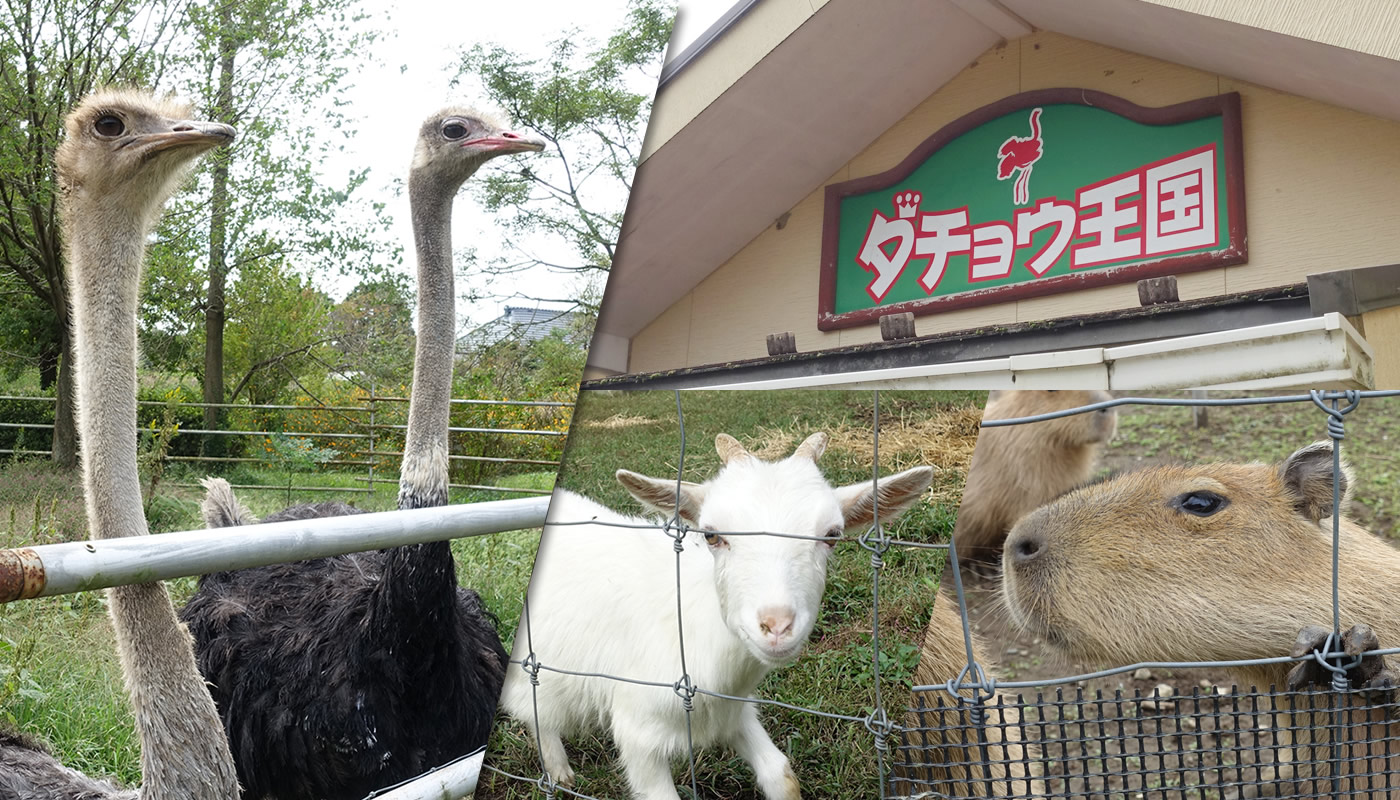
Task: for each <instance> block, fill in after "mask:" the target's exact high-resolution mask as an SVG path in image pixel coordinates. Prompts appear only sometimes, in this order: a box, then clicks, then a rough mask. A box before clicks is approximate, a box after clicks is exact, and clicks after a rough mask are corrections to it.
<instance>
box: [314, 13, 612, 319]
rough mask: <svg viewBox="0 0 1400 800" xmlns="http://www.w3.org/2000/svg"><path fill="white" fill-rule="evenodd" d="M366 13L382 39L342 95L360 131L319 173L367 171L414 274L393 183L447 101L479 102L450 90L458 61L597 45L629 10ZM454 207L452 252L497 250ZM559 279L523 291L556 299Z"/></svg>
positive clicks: (488, 234) (401, 202) (462, 199)
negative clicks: (565, 40) (485, 53)
mask: <svg viewBox="0 0 1400 800" xmlns="http://www.w3.org/2000/svg"><path fill="white" fill-rule="evenodd" d="M364 8H365V9H366V10H367V11H368V12H369V13H371V14H372V15H373V17H374V19H373V21H372V22H371V23H370V25H371V26H372V27H374V28H376V29H379V30H382V31H384V32H385V33H384V35H383V36H382V38H381V39H380V40H379V41H378V42H377V43H376V44H375V45H374V46H373V48H372V49H371V52H370V53H368V54H367V55H366V57H365V59H364V60H363V61H361V62H359V63H357V64H356V65H355V67H354V70H353V72H352V74H351V75H350V76H349V77H348V78H347V82H349V83H350V84H351V85H349V86H348V87H347V88H346V89H344V90H343V91H342V92H341V94H340V99H341V100H344V101H348V102H349V104H350V105H349V108H350V109H351V111H350V113H351V114H352V116H353V117H355V118H356V119H355V125H356V127H357V128H358V134H357V135H356V136H355V137H354V139H353V140H351V141H350V142H349V143H348V144H347V146H346V151H345V152H344V153H343V154H341V155H339V156H337V157H334V158H331V159H328V160H327V161H326V162H324V163H323V165H322V172H323V174H324V175H326V176H327V177H328V179H329V180H331V181H332V182H333V183H334V182H337V181H343V180H344V176H345V175H346V174H348V173H349V172H350V171H351V170H353V169H362V168H364V167H369V168H370V174H369V179H368V182H367V185H366V186H365V187H364V188H363V190H362V191H364V192H365V193H366V194H367V195H368V196H370V197H373V198H376V199H379V200H381V201H383V202H385V203H386V204H387V209H386V211H387V213H388V214H389V215H390V216H391V217H392V219H393V221H394V228H393V232H392V236H393V237H394V239H395V241H397V242H400V243H402V246H403V247H404V262H405V265H404V266H405V269H406V270H408V271H409V272H410V274H411V270H412V268H413V264H414V258H413V250H412V244H411V243H412V241H413V238H412V231H411V229H410V226H409V214H408V198H407V196H406V194H402V193H396V191H395V182H396V181H399V182H402V181H403V180H404V179H406V177H407V173H408V164H409V160H410V158H411V156H412V153H413V144H414V139H415V137H416V136H417V133H418V127H419V125H421V124H422V122H423V120H424V119H426V118H427V117H428V115H429V114H431V113H433V112H435V111H437V110H438V109H439V108H441V107H443V106H444V105H447V104H449V103H466V104H467V105H478V106H480V105H483V102H482V100H481V98H480V97H478V96H474V95H475V92H474V88H475V87H472V86H469V85H466V84H463V85H461V86H459V87H458V88H456V89H454V88H452V87H451V86H449V83H450V81H451V79H452V77H453V76H454V75H455V74H456V65H457V63H458V62H459V61H460V59H461V56H462V54H463V53H465V52H466V51H468V50H470V49H471V47H472V46H473V45H475V44H478V43H483V44H485V43H497V44H501V45H503V46H505V47H507V48H510V49H512V50H515V51H517V52H520V53H522V54H527V55H544V54H546V53H547V51H548V46H549V43H550V42H551V41H553V40H555V39H557V38H559V37H560V36H562V35H564V34H565V33H566V32H568V31H570V30H573V29H577V30H578V31H579V32H580V33H581V34H582V36H583V37H587V38H593V39H595V40H597V41H599V42H601V41H603V40H605V39H606V38H607V36H608V34H609V33H611V32H612V31H613V30H614V29H616V28H617V27H618V26H619V25H620V24H621V23H622V21H623V20H624V19H625V17H626V13H627V4H626V1H625V0H588V1H587V2H578V1H577V0H532V2H530V3H528V4H524V3H518V4H517V3H460V2H459V3H425V2H422V1H421V0H366V2H365V3H364ZM526 157H528V156H515V158H526ZM454 210H455V214H454V217H453V228H452V238H453V245H454V247H456V248H459V249H460V248H464V247H466V246H469V245H477V246H478V247H479V248H480V249H481V250H482V251H483V253H486V254H489V253H492V252H495V249H494V247H493V246H492V245H491V244H490V243H491V242H494V241H495V239H494V236H495V234H494V233H493V232H492V231H491V227H492V224H493V221H492V219H491V215H489V214H487V213H486V212H485V211H484V210H482V209H481V208H480V207H479V206H478V205H477V204H476V202H475V201H474V199H473V197H472V195H471V193H470V191H469V190H463V192H462V193H461V194H459V195H458V197H457V202H456V205H455V207H454ZM555 280H557V279H554V278H550V277H549V276H547V275H545V274H543V273H541V274H535V275H528V276H524V280H523V283H522V285H521V286H520V290H521V291H523V292H524V293H526V294H531V293H534V294H544V295H546V296H547V295H550V294H553V295H556V296H557V294H558V291H557V290H555V291H539V289H540V287H541V286H545V287H547V288H548V284H550V283H553V282H554V281H555ZM353 282H354V281H353V279H339V278H335V277H331V276H326V277H324V278H323V286H324V288H326V289H327V290H329V291H330V292H331V293H332V294H333V295H335V296H336V297H337V299H338V298H340V297H343V296H344V295H345V294H346V292H348V291H349V290H350V289H351V288H352V287H353ZM461 283H464V282H463V281H460V280H459V284H461ZM465 288H466V287H465V286H464V285H463V286H459V289H465ZM500 288H506V289H509V288H510V287H497V289H498V290H499V289H500ZM502 305H503V303H501V302H499V301H488V302H485V303H481V304H474V305H468V304H461V303H459V313H458V316H459V319H461V320H462V321H463V322H466V321H468V320H469V321H471V322H472V323H481V322H486V321H488V320H490V319H493V318H495V317H497V316H499V315H500V313H501V310H502Z"/></svg>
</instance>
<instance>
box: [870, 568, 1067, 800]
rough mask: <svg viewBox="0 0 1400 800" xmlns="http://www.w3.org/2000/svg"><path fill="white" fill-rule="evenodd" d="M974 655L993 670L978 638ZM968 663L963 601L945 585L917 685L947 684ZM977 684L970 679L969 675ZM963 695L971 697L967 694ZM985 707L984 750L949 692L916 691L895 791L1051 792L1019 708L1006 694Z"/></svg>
mask: <svg viewBox="0 0 1400 800" xmlns="http://www.w3.org/2000/svg"><path fill="white" fill-rule="evenodd" d="M972 652H973V657H974V658H975V659H976V660H977V663H978V664H979V665H980V666H981V667H982V668H983V669H984V670H985V671H987V672H988V673H989V674H990V673H992V672H993V671H994V667H995V665H994V664H993V663H992V661H991V658H990V657H989V656H988V654H987V652H986V649H985V647H983V644H982V642H981V641H980V639H979V638H978V637H977V635H976V634H973V638H972ZM966 666H967V647H966V645H965V642H964V640H963V627H962V617H961V615H960V614H959V612H958V601H957V597H956V596H955V595H954V594H953V592H952V591H951V590H950V589H948V588H947V587H945V588H943V589H942V590H940V591H939V593H938V596H937V597H936V598H935V599H934V603H933V614H932V616H930V618H929V622H928V627H927V628H925V629H924V643H923V648H922V652H921V654H920V656H919V666H918V667H917V668H916V669H915V670H914V685H915V686H930V685H937V684H944V683H947V682H948V680H950V679H952V678H956V677H958V675H959V674H960V673H961V672H962V671H963V669H964V667H966ZM973 679H974V676H972V675H971V674H969V675H968V676H967V677H966V678H965V680H966V681H971V680H973ZM960 694H962V695H963V696H964V697H971V696H972V692H971V691H966V690H964V691H962V692H960ZM984 708H985V709H986V713H985V717H984V719H985V726H984V730H985V731H986V747H985V749H984V748H983V746H982V741H981V739H980V738H979V736H978V733H977V728H976V727H975V725H974V724H973V723H972V720H971V717H970V715H969V714H968V710H967V708H966V707H959V706H958V701H957V700H955V699H954V698H953V697H952V696H951V695H949V694H948V693H947V691H946V690H938V691H933V692H921V693H916V694H915V695H914V697H913V702H912V704H911V709H910V710H909V711H908V712H907V713H906V714H905V721H904V724H905V728H906V730H905V732H904V737H903V738H904V740H903V747H904V748H905V750H903V751H902V752H901V753H899V754H897V755H896V758H895V768H894V774H895V780H894V785H895V789H896V791H898V792H900V793H901V794H908V795H910V796H913V797H923V796H929V797H1007V796H1016V797H1026V796H1030V797H1039V796H1041V794H1042V793H1043V791H1044V787H1043V785H1042V784H1041V782H1040V779H1039V769H1038V764H1037V762H1035V761H1034V756H1032V757H1031V759H1030V760H1027V758H1026V755H1027V750H1029V749H1030V748H1031V746H1030V745H1024V744H1022V735H1021V724H1020V723H1021V714H1020V708H1019V707H1018V706H1016V705H1014V701H1013V700H1012V699H1011V698H1007V697H1004V696H1003V695H1001V694H1000V693H997V694H995V695H993V696H992V697H991V698H989V699H987V700H986V701H985V703H984ZM984 759H985V760H984ZM1008 779H1010V780H1009V781H1008ZM1008 784H1009V785H1008Z"/></svg>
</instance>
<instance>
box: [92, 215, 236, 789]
mask: <svg viewBox="0 0 1400 800" xmlns="http://www.w3.org/2000/svg"><path fill="white" fill-rule="evenodd" d="M104 211H105V212H106V213H104ZM131 213H134V212H127V211H119V212H116V213H113V212H112V210H111V209H105V210H93V211H84V210H82V209H74V210H73V213H69V214H68V215H67V217H68V223H69V227H70V230H72V231H73V233H71V234H70V236H71V237H72V239H73V241H72V242H71V245H70V251H69V252H70V256H71V258H70V268H71V270H72V282H73V300H74V314H73V320H74V332H75V334H76V347H75V354H76V357H77V360H76V365H75V366H76V368H77V377H78V380H77V387H78V390H77V399H78V409H79V412H80V413H79V417H78V420H79V432H80V436H81V439H80V441H81V446H82V464H83V481H84V483H85V485H86V489H87V492H86V497H87V512H88V524H89V526H90V528H91V532H92V538H93V539H110V538H114V537H121V536H133V535H144V534H146V533H147V532H148V531H147V528H146V518H145V515H144V513H143V511H142V508H141V485H140V480H139V478H138V476H137V472H136V304H137V292H138V289H139V285H140V271H141V258H142V254H143V252H144V242H145V237H146V232H147V229H148V227H149V220H148V219H142V218H140V217H137V218H131V217H128V216H125V215H126V214H131ZM80 226H81V227H82V233H81V235H74V234H76V233H77V229H78V228H79V227H80ZM94 226H96V227H97V229H95V230H94V229H93V228H94ZM104 228H105V229H104ZM108 600H109V605H110V611H111V615H112V624H113V627H114V628H115V630H116V637H117V649H118V653H119V654H120V656H121V665H122V673H123V675H124V676H125V679H126V685H127V690H128V692H129V693H130V696H131V703H132V710H133V712H134V713H135V716H136V728H137V732H138V734H139V735H140V738H141V771H142V776H143V786H142V790H141V791H142V797H143V798H146V800H162V799H163V798H175V797H178V798H201V799H202V798H210V799H211V800H212V799H213V798H221V799H224V800H231V798H236V797H237V796H238V784H237V781H236V779H235V777H234V775H235V773H234V767H233V757H232V756H231V755H230V753H229V748H228V743H227V741H226V740H225V739H224V735H223V725H222V724H221V723H220V722H219V716H218V714H217V712H216V711H215V709H214V701H213V700H211V699H210V697H209V691H208V689H207V688H206V687H205V684H204V679H203V678H202V677H200V674H199V670H198V668H197V667H196V666H195V662H194V653H193V649H192V646H191V642H190V636H189V633H188V632H187V631H186V630H185V628H184V626H182V625H181V624H180V623H179V621H178V620H177V619H176V617H175V609H174V607H173V606H172V605H171V602H170V596H169V595H168V594H167V593H166V591H165V587H164V586H163V585H162V584H159V583H150V584H142V585H137V586H118V587H116V588H113V589H111V590H110V591H109V592H108Z"/></svg>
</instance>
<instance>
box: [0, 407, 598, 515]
mask: <svg viewBox="0 0 1400 800" xmlns="http://www.w3.org/2000/svg"><path fill="white" fill-rule="evenodd" d="M54 403H55V400H54V398H52V397H31V396H11V395H5V396H0V411H4V412H6V413H7V414H8V415H9V416H11V417H12V419H0V445H3V446H0V456H11V457H20V456H40V457H43V456H48V455H50V454H51V451H50V450H49V449H48V448H47V446H42V447H41V446H37V442H40V441H42V442H48V441H49V439H50V437H51V435H52V431H53V427H54V426H53V422H52V421H51V420H52V415H53V409H52V407H53V405H54ZM138 407H139V408H141V409H142V417H143V421H144V422H145V424H144V425H143V426H142V430H143V435H150V434H152V433H153V432H158V431H159V430H160V429H161V428H162V427H168V428H170V434H173V438H172V436H170V435H167V443H166V445H165V446H164V450H163V451H162V452H160V454H159V456H160V457H159V460H160V461H162V462H167V463H193V464H200V465H204V466H209V465H213V466H215V467H218V468H220V469H229V468H237V467H240V466H249V467H263V468H271V469H285V470H288V471H293V472H295V471H301V470H303V469H305V468H314V469H316V470H318V471H326V470H329V471H335V472H340V473H345V474H358V475H360V476H362V477H359V478H358V480H357V481H356V482H358V483H363V486H322V485H295V484H292V485H288V484H285V483H284V484H263V483H251V482H242V483H239V482H235V483H233V484H232V486H233V488H234V489H240V490H253V491H256V490H272V491H283V492H287V491H293V492H334V493H350V494H372V493H373V492H374V491H375V488H374V487H375V486H376V485H377V484H397V483H398V480H399V479H398V476H397V471H398V467H399V462H400V459H401V458H402V456H403V450H402V446H403V434H404V431H405V430H407V410H408V398H407V397H394V396H379V395H374V394H368V395H365V396H364V397H362V398H360V399H359V402H358V404H339V405H334V404H325V403H308V404H247V403H243V404H230V403H196V402H184V401H176V402H170V401H159V400H142V401H139V402H138ZM208 408H217V409H220V410H223V411H224V412H226V413H237V414H238V415H240V416H239V418H238V419H236V420H233V422H234V425H233V426H232V427H229V428H224V429H217V430H215V429H206V428H203V427H201V426H200V425H199V424H197V423H195V422H194V419H196V418H198V417H199V415H200V414H201V413H202V412H203V410H204V409H208ZM452 408H453V412H452V421H453V425H452V426H451V427H450V428H449V429H448V442H449V446H450V447H451V448H452V452H451V453H449V455H448V459H449V462H450V464H451V470H452V479H453V482H452V483H451V484H449V486H450V488H453V489H468V490H474V491H481V492H495V493H507V492H508V493H511V494H548V493H549V492H548V490H541V489H530V488H507V487H502V486H496V485H492V484H490V483H488V481H490V480H492V479H494V478H497V477H499V476H503V475H507V474H510V473H511V472H515V471H520V470H522V469H526V470H535V471H537V470H557V469H558V467H559V456H560V454H561V453H562V450H563V442H564V437H565V436H566V435H567V431H568V423H569V413H570V411H571V410H572V408H573V404H572V403H565V402H559V401H549V400H478V399H454V400H452ZM14 418H18V419H22V420H25V421H14ZM37 419H43V420H44V421H34V420H37ZM187 423H188V424H187ZM240 423H241V424H240ZM259 426H261V427H259ZM163 435H164V434H163ZM212 443H218V444H217V445H216V446H215V445H214V444H212ZM308 454H309V455H308ZM171 485H174V486H180V487H184V488H198V487H199V484H197V483H192V482H188V481H186V482H178V481H177V482H171Z"/></svg>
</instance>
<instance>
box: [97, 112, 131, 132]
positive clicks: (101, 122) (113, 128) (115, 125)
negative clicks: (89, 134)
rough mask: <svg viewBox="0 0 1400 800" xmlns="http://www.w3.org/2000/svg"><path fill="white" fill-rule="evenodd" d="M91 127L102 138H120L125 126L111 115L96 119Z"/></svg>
mask: <svg viewBox="0 0 1400 800" xmlns="http://www.w3.org/2000/svg"><path fill="white" fill-rule="evenodd" d="M92 127H93V128H94V129H95V130H96V131H97V132H98V133H100V134H102V135H103V136H121V135H122V132H123V131H125V130H126V125H124V124H123V123H122V121H121V120H120V119H118V118H116V117H114V116H112V115H111V114H108V115H107V116H105V117H102V118H100V119H98V120H97V123H96V124H95V125H93V126H92Z"/></svg>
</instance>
